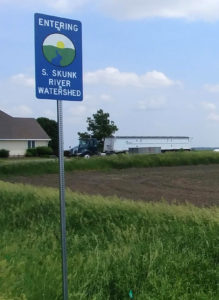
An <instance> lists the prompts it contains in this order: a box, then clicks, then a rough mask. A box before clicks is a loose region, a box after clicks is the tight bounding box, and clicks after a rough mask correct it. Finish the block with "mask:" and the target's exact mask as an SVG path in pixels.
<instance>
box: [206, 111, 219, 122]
mask: <svg viewBox="0 0 219 300" xmlns="http://www.w3.org/2000/svg"><path fill="white" fill-rule="evenodd" d="M207 119H208V120H211V121H216V122H219V114H217V113H216V112H212V113H210V114H209V115H208V117H207Z"/></svg>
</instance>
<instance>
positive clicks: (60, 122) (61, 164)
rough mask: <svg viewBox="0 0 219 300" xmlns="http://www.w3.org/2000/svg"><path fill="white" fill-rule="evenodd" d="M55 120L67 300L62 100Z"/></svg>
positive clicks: (63, 283) (64, 287)
mask: <svg viewBox="0 0 219 300" xmlns="http://www.w3.org/2000/svg"><path fill="white" fill-rule="evenodd" d="M57 120H58V130H59V186H60V188H59V197H60V217H61V246H62V290H63V300H68V280H67V248H66V215H65V174H64V149H63V144H64V139H63V114H62V100H57Z"/></svg>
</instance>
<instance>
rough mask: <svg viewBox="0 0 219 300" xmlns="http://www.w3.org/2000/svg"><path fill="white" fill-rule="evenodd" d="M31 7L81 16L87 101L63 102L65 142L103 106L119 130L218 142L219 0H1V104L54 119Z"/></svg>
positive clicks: (14, 112)
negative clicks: (38, 62) (38, 79)
mask: <svg viewBox="0 0 219 300" xmlns="http://www.w3.org/2000/svg"><path fill="white" fill-rule="evenodd" d="M34 13H43V14H48V15H52V16H58V17H64V18H69V19H73V20H79V21H81V22H82V41H83V86H84V99H83V101H81V102H77V101H63V120H64V147H65V149H68V148H69V147H72V146H75V145H77V144H78V135H77V133H78V132H84V131H86V127H87V123H86V120H87V117H92V115H93V114H94V113H96V112H97V110H98V109H103V111H104V112H108V113H109V114H110V120H112V121H114V122H115V124H116V125H117V127H118V128H119V130H118V131H117V132H116V135H120V136H121V135H127V136H135V135H136V136H137V135H138V136H139V135H140V136H162V135H164V136H171V135H173V136H189V137H191V138H192V146H193V147H219V38H218V36H219V35H218V33H219V0H165V1H163V0H135V1H131V0H74V1H72V0H0V28H1V30H0V48H1V51H0V56H1V59H0V90H1V92H0V110H3V111H4V112H6V113H8V114H10V115H11V116H13V117H30V118H38V117H46V118H49V119H54V120H56V119H57V110H56V101H55V100H44V99H43V100H42V99H36V97H35V78H34V76H35V75H34V74H35V57H34Z"/></svg>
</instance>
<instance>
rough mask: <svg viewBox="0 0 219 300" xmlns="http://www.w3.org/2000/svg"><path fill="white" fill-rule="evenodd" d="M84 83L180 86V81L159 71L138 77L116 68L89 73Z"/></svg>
mask: <svg viewBox="0 0 219 300" xmlns="http://www.w3.org/2000/svg"><path fill="white" fill-rule="evenodd" d="M84 82H85V83H87V84H106V85H111V86H118V87H127V86H134V87H147V88H157V87H169V86H173V85H179V84H180V82H179V81H174V80H171V79H169V78H168V77H167V76H166V75H165V74H163V73H162V72H158V71H151V72H147V73H145V74H143V75H138V74H136V73H133V72H120V71H119V70H118V69H116V68H114V67H107V68H105V69H101V70H97V71H94V72H87V73H85V76H84Z"/></svg>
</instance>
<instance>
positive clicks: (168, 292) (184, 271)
mask: <svg viewBox="0 0 219 300" xmlns="http://www.w3.org/2000/svg"><path fill="white" fill-rule="evenodd" d="M58 198H59V196H58V191H57V190H55V189H49V188H40V189H39V188H33V187H28V186H23V185H18V184H9V183H3V182H0V299H1V300H3V299H4V300H9V299H10V300H11V299H16V300H21V299H22V300H26V299H28V300H39V299H42V300H56V299H62V296H61V293H62V292H61V282H62V281H61V259H60V252H61V251H60V230H59V199H58ZM66 209H67V249H68V281H69V299H70V300H76V299H77V300H78V299H81V300H87V299H92V300H94V299H95V300H103V299H104V300H105V299H106V300H107V299H109V300H120V299H121V300H123V299H129V295H128V294H129V291H130V290H132V291H133V293H134V299H138V300H140V299H141V300H147V299H148V300H149V299H150V300H152V299H153V300H155V299H156V300H157V299H163V300H167V299H177V300H178V299H183V300H187V299H191V300H196V299H197V300H198V299H208V300H216V299H218V298H217V296H218V295H217V277H216V276H217V270H216V267H217V263H218V258H219V256H218V243H219V242H218V232H219V219H218V213H219V209H218V208H216V207H213V208H205V209H204V208H202V209H200V208H197V207H193V206H174V205H172V206H169V205H167V204H166V203H165V202H164V203H159V204H149V203H147V204H145V203H134V202H131V201H120V200H119V199H116V198H102V197H100V196H93V197H90V196H86V195H81V194H76V193H72V192H70V191H68V192H67V193H66Z"/></svg>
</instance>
